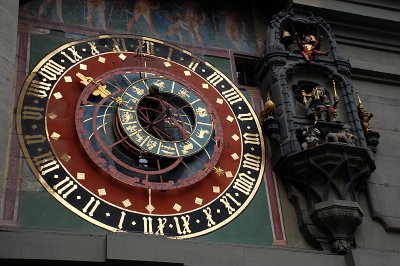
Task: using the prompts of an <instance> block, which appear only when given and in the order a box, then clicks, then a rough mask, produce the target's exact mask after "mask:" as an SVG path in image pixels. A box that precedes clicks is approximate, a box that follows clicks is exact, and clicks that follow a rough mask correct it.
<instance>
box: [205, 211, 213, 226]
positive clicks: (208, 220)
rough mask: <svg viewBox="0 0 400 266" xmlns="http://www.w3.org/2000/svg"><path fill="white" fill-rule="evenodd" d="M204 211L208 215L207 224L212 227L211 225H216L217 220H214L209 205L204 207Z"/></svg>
mask: <svg viewBox="0 0 400 266" xmlns="http://www.w3.org/2000/svg"><path fill="white" fill-rule="evenodd" d="M203 212H204V214H205V215H206V219H207V226H208V227H211V226H213V225H215V222H214V220H213V218H212V215H211V208H210V207H207V208H205V209H203Z"/></svg>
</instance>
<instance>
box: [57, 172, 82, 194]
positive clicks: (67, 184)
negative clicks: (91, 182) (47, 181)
mask: <svg viewBox="0 0 400 266" xmlns="http://www.w3.org/2000/svg"><path fill="white" fill-rule="evenodd" d="M53 189H54V190H55V191H57V193H58V194H60V195H62V197H63V198H64V199H65V198H67V197H68V195H69V194H71V193H72V192H73V191H74V190H77V189H78V186H77V185H76V184H74V181H72V180H70V178H69V176H67V177H65V178H64V179H63V180H61V181H60V182H58V184H56V185H54V186H53Z"/></svg>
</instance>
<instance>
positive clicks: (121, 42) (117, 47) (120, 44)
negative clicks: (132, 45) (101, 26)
mask: <svg viewBox="0 0 400 266" xmlns="http://www.w3.org/2000/svg"><path fill="white" fill-rule="evenodd" d="M112 40H113V42H114V47H113V51H114V52H122V51H123V52H126V51H127V49H126V44H125V39H121V38H116V39H112Z"/></svg>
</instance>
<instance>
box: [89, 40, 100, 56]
mask: <svg viewBox="0 0 400 266" xmlns="http://www.w3.org/2000/svg"><path fill="white" fill-rule="evenodd" d="M88 44H89V45H90V52H91V53H92V55H97V54H99V53H100V52H99V50H97V47H96V44H95V43H94V42H88Z"/></svg>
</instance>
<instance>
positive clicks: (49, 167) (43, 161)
mask: <svg viewBox="0 0 400 266" xmlns="http://www.w3.org/2000/svg"><path fill="white" fill-rule="evenodd" d="M32 161H33V162H34V163H35V165H36V166H37V167H38V170H39V172H40V174H41V175H46V174H47V173H49V172H52V171H54V170H56V169H58V168H60V165H59V164H58V163H57V161H56V160H55V158H54V156H53V153H51V152H50V151H49V152H47V153H44V154H41V155H37V156H34V157H33V158H32Z"/></svg>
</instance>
